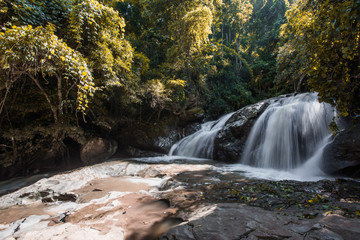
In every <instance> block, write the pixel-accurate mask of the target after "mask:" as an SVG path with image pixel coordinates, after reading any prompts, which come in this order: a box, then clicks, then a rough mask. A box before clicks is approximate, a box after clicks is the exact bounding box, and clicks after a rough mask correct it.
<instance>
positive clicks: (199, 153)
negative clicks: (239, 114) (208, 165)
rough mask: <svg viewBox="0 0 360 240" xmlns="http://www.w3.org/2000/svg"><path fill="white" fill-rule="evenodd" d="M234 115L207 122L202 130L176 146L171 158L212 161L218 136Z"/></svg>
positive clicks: (173, 147)
mask: <svg viewBox="0 0 360 240" xmlns="http://www.w3.org/2000/svg"><path fill="white" fill-rule="evenodd" d="M232 114H233V113H229V114H226V115H224V116H222V117H221V118H220V119H218V120H216V121H211V122H206V123H204V124H202V125H201V129H200V130H199V131H197V132H195V133H193V134H191V135H189V136H187V137H185V138H183V139H181V140H180V141H179V142H178V143H176V144H174V145H173V146H172V147H171V149H170V152H169V155H170V156H174V155H177V156H185V157H196V158H207V159H212V156H213V149H214V140H215V137H216V134H217V133H218V132H219V131H220V130H221V129H222V127H223V126H224V125H225V123H226V121H227V120H228V119H229V118H230V117H231V116H232Z"/></svg>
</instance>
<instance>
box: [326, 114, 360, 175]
mask: <svg viewBox="0 0 360 240" xmlns="http://www.w3.org/2000/svg"><path fill="white" fill-rule="evenodd" d="M323 159H324V161H323V170H324V171H325V172H327V173H330V174H339V175H345V176H349V177H360V120H357V121H349V122H348V123H347V124H346V127H345V129H344V130H342V131H340V132H339V133H337V134H336V135H335V136H334V139H333V141H332V142H331V143H330V144H329V145H327V146H326V147H325V149H324V153H323Z"/></svg>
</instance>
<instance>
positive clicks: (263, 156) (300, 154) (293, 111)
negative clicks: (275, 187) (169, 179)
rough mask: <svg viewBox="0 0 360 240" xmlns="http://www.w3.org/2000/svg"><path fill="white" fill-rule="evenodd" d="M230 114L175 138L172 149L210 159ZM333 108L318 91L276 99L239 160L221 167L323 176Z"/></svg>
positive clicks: (254, 173) (270, 174)
mask: <svg viewBox="0 0 360 240" xmlns="http://www.w3.org/2000/svg"><path fill="white" fill-rule="evenodd" d="M232 114H233V113H230V114H227V115H225V116H223V117H221V118H220V119H219V120H217V121H212V122H207V123H204V124H203V125H202V128H201V129H200V130H199V131H198V132H196V133H194V134H192V135H190V136H188V137H186V138H183V139H182V140H180V141H179V142H178V143H176V144H175V145H174V146H173V147H172V148H171V150H170V153H169V155H170V156H172V157H174V155H176V156H183V157H192V158H207V159H211V158H212V152H213V148H214V139H215V137H216V134H217V133H218V132H219V130H220V129H222V127H223V126H224V125H225V123H226V121H227V120H228V119H229V118H230V117H231V116H232ZM334 114H335V111H334V108H332V107H331V106H330V105H329V104H326V103H320V102H319V101H318V96H317V94H316V93H304V94H299V95H296V96H293V97H287V98H280V99H278V100H274V101H273V102H272V103H271V104H270V106H269V107H268V108H267V109H266V110H265V111H264V113H262V114H261V116H260V117H259V118H258V120H257V121H256V122H255V124H254V126H253V128H252V130H251V132H250V135H249V136H248V139H247V142H246V146H245V149H244V152H243V156H242V158H241V159H239V164H234V165H224V166H222V168H223V169H226V170H230V171H244V172H246V173H250V175H249V174H248V176H251V177H264V178H271V179H297V180H313V179H314V177H315V179H314V180H316V179H318V177H319V176H320V178H323V177H324V173H323V172H322V171H321V168H320V165H321V160H322V152H323V150H324V148H325V146H326V145H327V144H328V143H329V141H330V138H331V135H330V129H329V124H330V122H331V121H332V118H333V117H334ZM172 160H173V159H172ZM309 177H310V178H309Z"/></svg>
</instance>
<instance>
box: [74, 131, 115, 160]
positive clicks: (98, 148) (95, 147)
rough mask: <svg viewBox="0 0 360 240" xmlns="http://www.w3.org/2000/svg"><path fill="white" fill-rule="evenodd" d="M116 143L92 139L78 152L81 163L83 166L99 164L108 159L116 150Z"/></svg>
mask: <svg viewBox="0 0 360 240" xmlns="http://www.w3.org/2000/svg"><path fill="white" fill-rule="evenodd" d="M117 147H118V145H117V142H116V141H114V140H107V139H104V138H100V137H98V138H92V139H90V140H88V141H87V142H86V143H85V144H84V145H83V147H82V149H81V152H80V158H81V161H82V162H83V163H84V164H85V165H92V164H96V163H101V162H104V161H106V160H107V159H109V158H110V157H111V156H112V155H114V153H115V152H116V150H117Z"/></svg>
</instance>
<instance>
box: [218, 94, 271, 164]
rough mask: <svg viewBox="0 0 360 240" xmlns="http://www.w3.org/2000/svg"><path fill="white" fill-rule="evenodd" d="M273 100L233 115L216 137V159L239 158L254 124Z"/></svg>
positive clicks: (230, 161)
mask: <svg viewBox="0 0 360 240" xmlns="http://www.w3.org/2000/svg"><path fill="white" fill-rule="evenodd" d="M273 100H274V99H268V100H264V101H261V102H259V103H256V104H253V105H249V106H246V107H244V108H242V109H240V110H238V111H237V112H235V113H234V114H233V115H232V116H231V118H230V119H229V120H228V121H227V122H226V124H225V126H224V127H223V129H222V130H220V131H219V132H218V134H217V136H216V138H215V142H214V152H213V157H214V160H218V161H222V162H227V163H234V162H237V161H238V160H239V158H240V157H241V154H242V151H243V148H244V146H245V143H246V139H247V137H248V135H249V133H250V131H251V128H252V126H253V125H254V123H255V121H256V119H257V118H258V117H259V116H260V115H261V114H262V113H263V112H264V111H265V109H266V108H267V107H268V106H269V105H270V102H271V101H273Z"/></svg>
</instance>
